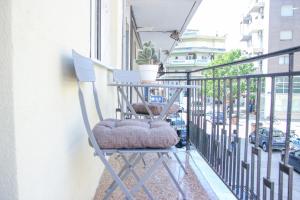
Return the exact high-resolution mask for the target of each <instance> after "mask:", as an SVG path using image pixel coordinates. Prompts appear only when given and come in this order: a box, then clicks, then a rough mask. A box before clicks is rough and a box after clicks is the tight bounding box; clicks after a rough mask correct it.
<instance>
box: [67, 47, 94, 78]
mask: <svg viewBox="0 0 300 200" xmlns="http://www.w3.org/2000/svg"><path fill="white" fill-rule="evenodd" d="M72 56H73V61H74V67H75V72H76V76H77V80H78V81H79V82H95V81H96V76H95V71H94V65H93V61H92V60H91V59H90V58H87V57H84V56H82V55H80V54H79V53H77V52H76V51H74V50H72Z"/></svg>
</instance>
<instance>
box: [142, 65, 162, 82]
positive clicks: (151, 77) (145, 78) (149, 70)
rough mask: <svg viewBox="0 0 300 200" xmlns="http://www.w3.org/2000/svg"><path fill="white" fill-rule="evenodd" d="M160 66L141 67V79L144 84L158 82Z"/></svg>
mask: <svg viewBox="0 0 300 200" xmlns="http://www.w3.org/2000/svg"><path fill="white" fill-rule="evenodd" d="M158 67H159V66H158V65H139V72H140V78H141V80H142V82H144V83H147V82H154V81H155V80H156V76H157V72H158Z"/></svg>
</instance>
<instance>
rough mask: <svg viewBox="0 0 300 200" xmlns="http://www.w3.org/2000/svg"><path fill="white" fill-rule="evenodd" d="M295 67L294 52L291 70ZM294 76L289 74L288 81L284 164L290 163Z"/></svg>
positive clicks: (290, 61) (291, 55)
mask: <svg viewBox="0 0 300 200" xmlns="http://www.w3.org/2000/svg"><path fill="white" fill-rule="evenodd" d="M293 68H294V54H293V53H291V54H289V72H290V73H291V72H293ZM293 78H294V77H293V76H291V75H290V76H289V77H288V79H289V83H288V99H287V116H286V135H285V136H286V137H285V156H284V164H287V163H288V157H289V156H288V155H289V154H288V153H289V141H290V132H291V118H292V98H293Z"/></svg>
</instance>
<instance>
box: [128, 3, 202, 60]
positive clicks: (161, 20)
mask: <svg viewBox="0 0 300 200" xmlns="http://www.w3.org/2000/svg"><path fill="white" fill-rule="evenodd" d="M201 1H202V0H131V1H130V3H131V5H132V11H133V15H134V18H135V20H136V25H137V29H138V31H139V30H141V31H139V32H138V33H139V35H140V38H141V41H142V43H144V42H146V41H149V40H151V41H152V42H153V43H154V45H155V47H156V48H157V49H161V50H162V51H166V50H167V51H171V50H172V49H173V48H174V46H175V43H176V42H175V40H174V39H172V38H170V37H169V36H170V34H171V32H172V31H174V30H177V31H178V32H180V33H181V34H182V33H183V31H184V30H185V28H186V26H187V25H188V23H189V21H190V20H191V18H192V16H193V14H194V12H195V11H196V10H197V8H198V6H199V5H200V3H201ZM165 58H166V56H164V58H163V59H165Z"/></svg>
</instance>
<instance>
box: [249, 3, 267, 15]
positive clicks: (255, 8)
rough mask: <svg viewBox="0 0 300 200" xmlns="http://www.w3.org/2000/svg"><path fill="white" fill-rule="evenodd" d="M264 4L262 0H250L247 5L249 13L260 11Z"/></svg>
mask: <svg viewBox="0 0 300 200" xmlns="http://www.w3.org/2000/svg"><path fill="white" fill-rule="evenodd" d="M264 6H265V2H264V0H252V2H251V4H250V6H249V11H248V12H249V13H251V12H260V10H261V9H262V8H263V7H264Z"/></svg>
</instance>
